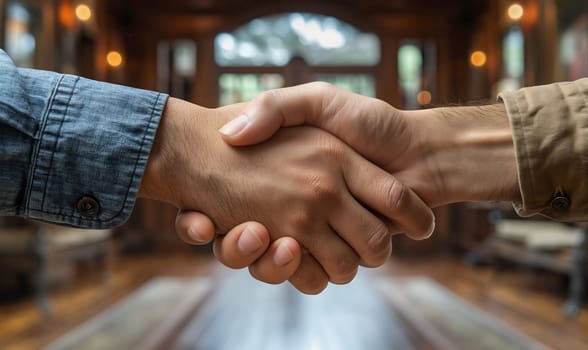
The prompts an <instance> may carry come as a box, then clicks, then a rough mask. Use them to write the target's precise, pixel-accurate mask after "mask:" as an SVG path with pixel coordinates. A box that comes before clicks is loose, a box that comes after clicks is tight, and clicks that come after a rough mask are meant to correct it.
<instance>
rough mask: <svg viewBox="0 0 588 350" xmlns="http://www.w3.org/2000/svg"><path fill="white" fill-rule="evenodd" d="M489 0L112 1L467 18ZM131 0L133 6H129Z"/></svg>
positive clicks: (174, 9) (167, 9)
mask: <svg viewBox="0 0 588 350" xmlns="http://www.w3.org/2000/svg"><path fill="white" fill-rule="evenodd" d="M488 2H489V0H443V1H431V0H166V1H161V0H129V1H128V2H125V1H116V0H115V1H112V3H113V4H115V3H118V4H119V6H120V5H122V6H125V7H127V8H129V7H130V8H134V9H142V10H144V11H149V12H157V13H178V14H188V13H200V14H202V13H215V14H221V13H225V14H227V13H236V12H243V11H249V10H251V9H254V8H268V9H269V8H283V10H284V11H310V10H320V9H321V8H337V9H338V10H339V11H351V12H355V13H357V14H368V13H369V14H373V13H376V12H377V13H398V14H400V13H412V14H436V15H438V16H446V15H450V16H452V17H457V18H464V17H467V16H469V15H475V14H478V13H479V12H480V11H483V10H484V9H485V8H486V6H487V3H488ZM129 3H131V4H132V6H129Z"/></svg>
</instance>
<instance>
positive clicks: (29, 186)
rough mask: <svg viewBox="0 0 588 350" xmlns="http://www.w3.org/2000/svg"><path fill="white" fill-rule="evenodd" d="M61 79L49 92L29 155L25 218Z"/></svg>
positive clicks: (28, 210) (27, 214)
mask: <svg viewBox="0 0 588 350" xmlns="http://www.w3.org/2000/svg"><path fill="white" fill-rule="evenodd" d="M63 78H64V76H63V75H61V76H60V77H59V80H58V81H57V84H55V87H54V88H53V91H51V96H50V98H49V103H47V108H46V109H45V112H44V113H43V119H42V120H41V125H40V126H39V128H38V129H37V131H38V137H37V138H35V140H36V141H37V142H35V145H34V146H33V151H32V154H31V164H30V168H29V178H28V181H27V188H26V192H25V205H24V215H25V216H29V212H30V207H29V206H30V204H31V203H30V202H31V194H32V190H33V179H34V178H35V176H36V173H37V159H38V155H39V151H40V149H41V143H43V135H45V127H46V126H47V119H48V117H49V113H50V112H51V109H52V108H53V101H55V95H57V90H58V89H59V85H61V82H62V81H63Z"/></svg>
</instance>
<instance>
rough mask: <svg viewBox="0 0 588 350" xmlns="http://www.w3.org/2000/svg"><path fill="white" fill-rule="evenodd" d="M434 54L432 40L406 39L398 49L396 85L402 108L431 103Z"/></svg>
mask: <svg viewBox="0 0 588 350" xmlns="http://www.w3.org/2000/svg"><path fill="white" fill-rule="evenodd" d="M436 56H437V53H436V46H435V43H434V42H433V41H425V42H421V41H414V40H412V41H406V42H405V43H404V44H402V45H401V46H400V48H399V49H398V85H399V88H400V91H401V93H402V95H403V97H404V108H409V109H412V108H419V107H421V106H426V105H429V104H431V103H432V101H433V98H434V95H435V84H436V81H437V76H436V75H437V64H436V60H437V59H436Z"/></svg>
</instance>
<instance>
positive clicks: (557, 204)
mask: <svg viewBox="0 0 588 350" xmlns="http://www.w3.org/2000/svg"><path fill="white" fill-rule="evenodd" d="M571 204H572V203H571V201H570V199H569V198H568V197H566V196H561V195H559V196H557V197H555V198H553V199H552V200H551V209H553V210H555V211H566V210H568V209H570V205H571Z"/></svg>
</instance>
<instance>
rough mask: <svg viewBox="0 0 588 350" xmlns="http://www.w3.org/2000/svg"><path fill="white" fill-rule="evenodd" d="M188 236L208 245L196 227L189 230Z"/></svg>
mask: <svg viewBox="0 0 588 350" xmlns="http://www.w3.org/2000/svg"><path fill="white" fill-rule="evenodd" d="M188 236H190V238H192V239H193V240H194V241H195V242H197V243H206V240H205V239H203V238H202V236H200V233H198V230H196V228H195V227H190V228H188Z"/></svg>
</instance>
